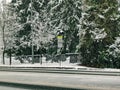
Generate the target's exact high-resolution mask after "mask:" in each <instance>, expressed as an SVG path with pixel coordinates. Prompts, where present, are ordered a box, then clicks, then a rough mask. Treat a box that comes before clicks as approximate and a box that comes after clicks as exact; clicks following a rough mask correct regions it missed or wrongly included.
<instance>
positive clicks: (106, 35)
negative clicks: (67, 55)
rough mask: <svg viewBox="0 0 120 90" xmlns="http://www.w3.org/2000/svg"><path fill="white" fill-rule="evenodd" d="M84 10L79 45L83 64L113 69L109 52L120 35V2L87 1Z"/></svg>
mask: <svg viewBox="0 0 120 90" xmlns="http://www.w3.org/2000/svg"><path fill="white" fill-rule="evenodd" d="M83 10H84V12H83V14H82V19H81V27H80V33H79V36H80V41H79V45H78V50H79V51H80V52H81V56H82V64H84V65H87V66H94V67H111V60H110V57H109V56H110V55H109V53H108V52H107V50H108V49H109V46H110V45H112V44H113V43H114V42H115V39H116V37H119V35H120V28H119V20H120V15H119V12H118V2H117V0H85V2H84V6H83ZM112 62H113V61H112Z"/></svg>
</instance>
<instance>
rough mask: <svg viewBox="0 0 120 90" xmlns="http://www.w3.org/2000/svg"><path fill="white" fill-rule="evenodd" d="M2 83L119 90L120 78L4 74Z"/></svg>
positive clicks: (2, 74) (90, 89)
mask: <svg viewBox="0 0 120 90" xmlns="http://www.w3.org/2000/svg"><path fill="white" fill-rule="evenodd" d="M0 82H11V83H22V84H30V85H46V86H53V87H54V86H57V87H67V88H79V89H81V88H82V89H87V90H88V89H89V90H93V89H94V90H119V88H120V76H100V75H77V74H54V73H30V72H24V73H23V72H2V71H0Z"/></svg>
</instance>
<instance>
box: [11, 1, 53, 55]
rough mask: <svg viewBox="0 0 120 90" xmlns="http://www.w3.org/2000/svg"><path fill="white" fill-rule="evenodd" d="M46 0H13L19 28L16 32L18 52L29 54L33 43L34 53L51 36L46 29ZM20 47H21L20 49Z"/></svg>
mask: <svg viewBox="0 0 120 90" xmlns="http://www.w3.org/2000/svg"><path fill="white" fill-rule="evenodd" d="M47 2H48V1H47V0H13V2H12V3H13V6H14V7H16V8H17V9H16V12H17V20H18V22H19V23H20V24H21V27H22V28H21V29H20V30H19V31H18V32H17V35H16V37H17V38H18V40H17V41H16V45H17V46H19V49H18V50H17V51H18V54H19V55H21V54H31V46H32V44H33V46H34V50H35V53H39V52H37V51H38V49H40V48H41V47H42V46H43V44H45V43H47V42H49V41H50V39H51V38H52V37H53V36H52V35H51V34H50V33H49V32H48V30H47V25H48V24H47V23H48V20H47V19H48V18H47V12H46V4H47ZM21 48H22V49H21Z"/></svg>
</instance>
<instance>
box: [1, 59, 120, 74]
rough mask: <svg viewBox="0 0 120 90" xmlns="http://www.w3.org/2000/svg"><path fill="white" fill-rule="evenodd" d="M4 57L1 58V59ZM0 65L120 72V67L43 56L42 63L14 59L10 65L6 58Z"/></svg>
mask: <svg viewBox="0 0 120 90" xmlns="http://www.w3.org/2000/svg"><path fill="white" fill-rule="evenodd" d="M1 60H2V59H0V61H1ZM0 66H8V67H9V66H10V67H67V68H73V69H76V70H78V69H84V70H91V71H111V72H120V69H112V68H91V67H86V66H80V65H78V63H69V60H67V61H65V62H59V63H57V62H53V63H52V62H47V61H45V59H44V58H43V60H42V64H41V63H34V64H31V63H22V64H21V63H20V62H19V61H18V60H14V59H12V65H9V58H5V65H3V64H2V62H0Z"/></svg>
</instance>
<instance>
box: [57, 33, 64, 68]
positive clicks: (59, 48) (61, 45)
mask: <svg viewBox="0 0 120 90" xmlns="http://www.w3.org/2000/svg"><path fill="white" fill-rule="evenodd" d="M57 44H58V48H57V54H58V55H60V54H61V49H62V47H63V31H59V32H58V35H57ZM59 62H60V66H61V58H60V60H59Z"/></svg>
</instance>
